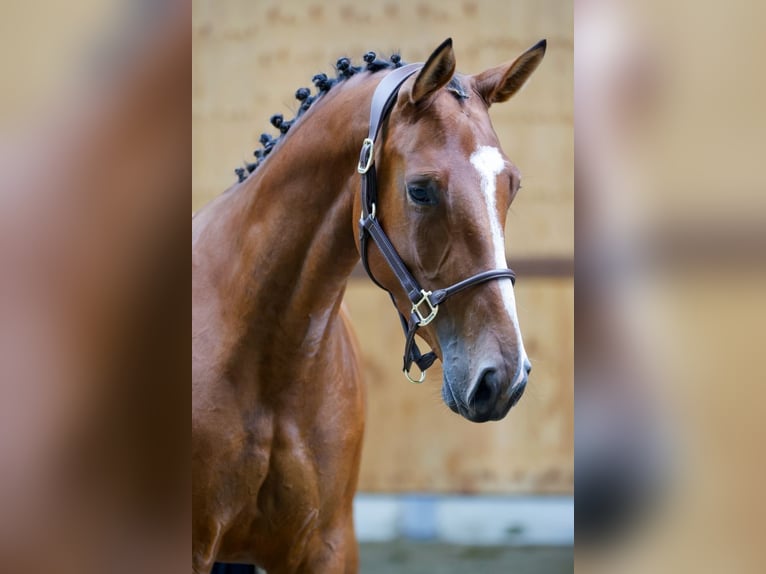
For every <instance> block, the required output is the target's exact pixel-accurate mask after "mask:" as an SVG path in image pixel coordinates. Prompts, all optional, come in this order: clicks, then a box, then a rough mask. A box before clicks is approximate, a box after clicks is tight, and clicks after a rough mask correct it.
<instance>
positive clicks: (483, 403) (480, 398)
mask: <svg viewBox="0 0 766 574" xmlns="http://www.w3.org/2000/svg"><path fill="white" fill-rule="evenodd" d="M496 390H497V371H495V370H494V369H487V370H485V371H484V372H483V373H482V374H481V378H480V379H479V381H478V382H477V383H476V388H475V389H474V392H473V396H472V397H471V399H470V404H471V405H472V406H473V407H474V408H475V409H476V410H477V411H484V410H485V409H487V408H488V407H491V406H492V400H493V398H494V396H495V391H496Z"/></svg>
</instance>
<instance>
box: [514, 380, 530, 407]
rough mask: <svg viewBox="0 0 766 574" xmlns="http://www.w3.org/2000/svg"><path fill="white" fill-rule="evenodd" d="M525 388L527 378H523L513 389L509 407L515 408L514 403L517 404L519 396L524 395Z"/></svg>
mask: <svg viewBox="0 0 766 574" xmlns="http://www.w3.org/2000/svg"><path fill="white" fill-rule="evenodd" d="M526 388H527V378H526V377H524V379H523V380H522V381H521V382H520V383H519V384H518V385H516V388H515V389H513V392H512V393H511V406H516V403H518V402H519V400H520V399H521V395H523V394H524V389H526Z"/></svg>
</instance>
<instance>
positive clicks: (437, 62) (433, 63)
mask: <svg viewBox="0 0 766 574" xmlns="http://www.w3.org/2000/svg"><path fill="white" fill-rule="evenodd" d="M454 73H455V53H454V52H453V51H452V38H447V39H446V40H444V42H442V43H441V45H440V46H439V47H438V48H436V50H434V53H433V54H431V55H430V56H429V57H428V60H426V63H425V64H424V65H423V68H422V69H421V70H420V72H419V73H418V77H417V78H415V84H414V85H413V86H412V90H411V91H410V102H412V103H413V104H419V103H421V102H424V101H426V100H427V99H428V98H429V97H430V96H432V95H433V94H435V93H436V91H437V90H438V89H439V88H442V87H443V86H445V85H447V82H449V81H450V80H451V79H452V75H453V74H454Z"/></svg>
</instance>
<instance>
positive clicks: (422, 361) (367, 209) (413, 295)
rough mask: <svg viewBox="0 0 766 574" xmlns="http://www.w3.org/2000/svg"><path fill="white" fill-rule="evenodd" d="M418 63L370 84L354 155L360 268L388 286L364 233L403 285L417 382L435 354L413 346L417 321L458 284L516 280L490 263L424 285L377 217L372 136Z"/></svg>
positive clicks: (408, 355)
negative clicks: (445, 283)
mask: <svg viewBox="0 0 766 574" xmlns="http://www.w3.org/2000/svg"><path fill="white" fill-rule="evenodd" d="M422 67H423V64H408V65H406V66H402V67H401V68H397V69H395V70H393V71H392V72H390V73H389V74H388V75H387V76H386V77H385V78H383V80H382V81H381V82H380V84H378V87H377V88H376V89H375V93H374V94H373V96H372V106H371V108H370V130H369V134H368V136H367V138H366V139H365V140H364V142H363V143H362V151H361V154H360V156H359V166H358V168H357V170H358V171H359V173H360V174H361V175H362V217H361V219H360V220H359V243H360V251H361V257H362V264H363V265H364V269H365V271H367V275H369V276H370V279H372V281H373V282H374V283H375V284H376V285H377V286H378V287H380V288H381V289H384V290H385V291H388V289H386V288H385V287H384V286H383V285H381V284H380V282H378V280H377V279H375V276H374V275H373V274H372V271H371V270H370V266H369V263H368V261H367V244H368V239H369V238H372V240H373V241H374V242H375V245H377V246H378V249H379V250H380V252H381V254H382V255H383V257H384V259H385V260H386V262H387V263H388V266H389V267H390V268H391V270H392V271H393V272H394V275H396V278H397V279H398V280H399V283H400V284H401V286H402V288H404V292H405V293H406V294H407V297H408V298H409V300H410V303H412V308H411V310H410V316H409V319H407V318H405V317H404V315H402V314H401V313H399V319H400V320H401V323H402V328H403V329H404V334H405V336H406V343H405V347H404V365H403V370H404V375H405V376H406V377H407V379H408V380H409V381H410V382H412V383H422V382H423V381H424V380H425V378H426V370H427V369H428V368H429V367H430V366H431V365H432V364H433V362H434V360H436V354H435V353H434V352H433V351H429V352H428V353H426V354H421V353H420V349H418V346H417V343H415V333H416V332H417V330H418V328H419V327H425V326H426V325H428V324H429V323H430V322H431V321H433V320H434V319H435V318H436V314H437V313H438V312H439V305H441V304H442V303H443V302H444V301H445V300H446V299H448V298H449V297H452V295H454V294H455V293H459V292H460V291H462V290H463V289H467V288H468V287H472V286H474V285H478V284H479V283H484V282H485V281H491V280H493V279H510V280H511V282H512V283H513V284H515V283H516V274H515V273H514V272H513V271H511V270H510V269H493V270H490V271H483V272H481V273H477V274H476V275H472V276H471V277H468V278H467V279H463V280H462V281H459V282H457V283H455V284H453V285H450V286H449V287H446V288H444V289H436V290H434V291H426V290H425V289H423V288H422V287H421V286H420V284H419V283H418V282H417V280H416V279H415V278H414V277H413V276H412V274H411V273H410V272H409V270H408V269H407V266H406V265H405V264H404V262H403V261H402V259H401V257H399V254H398V253H397V252H396V249H395V248H394V246H393V244H392V243H391V240H390V239H389V238H388V236H387V235H386V233H385V231H383V228H382V227H381V226H380V223H379V222H378V219H377V215H378V214H377V213H376V205H377V201H378V182H377V177H376V175H375V140H376V138H377V136H378V132H379V131H380V124H381V123H382V122H383V121H384V120H385V118H386V117H387V116H388V114H389V113H390V112H391V109H392V108H393V107H394V103H395V102H396V96H397V94H398V93H399V88H400V87H401V85H402V84H403V83H404V81H405V80H406V79H407V78H409V77H410V76H411V75H412V74H414V73H415V72H417V71H418V70H420V68H422ZM388 294H389V296H390V297H391V301H392V302H393V303H394V307H396V301H395V300H394V296H393V294H392V293H391V292H390V291H388ZM397 312H398V309H397ZM412 363H415V364H416V365H417V366H418V368H419V369H420V378H419V379H413V378H412V377H411V376H410V369H411V368H412Z"/></svg>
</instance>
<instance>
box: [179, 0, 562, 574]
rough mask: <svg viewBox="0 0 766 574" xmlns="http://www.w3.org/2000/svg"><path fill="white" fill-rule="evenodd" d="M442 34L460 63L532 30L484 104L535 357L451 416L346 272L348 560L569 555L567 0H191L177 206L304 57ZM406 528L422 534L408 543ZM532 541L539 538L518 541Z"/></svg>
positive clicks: (306, 61)
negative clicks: (519, 180)
mask: <svg viewBox="0 0 766 574" xmlns="http://www.w3.org/2000/svg"><path fill="white" fill-rule="evenodd" d="M449 36H451V37H452V38H453V41H454V46H455V54H456V58H457V67H458V70H459V71H461V72H464V73H476V72H480V71H482V70H484V69H486V68H489V67H492V66H495V65H498V64H500V63H503V62H508V61H510V60H513V59H514V58H516V56H518V55H519V54H520V53H521V52H523V51H524V50H525V49H526V48H527V47H529V46H531V45H533V44H534V43H535V42H537V41H538V40H539V39H541V38H547V39H548V51H547V54H546V56H545V60H544V61H543V63H542V65H541V66H540V68H539V69H538V70H537V72H536V73H535V74H534V76H533V77H532V78H531V80H530V82H529V84H528V85H527V86H526V87H525V88H524V90H523V91H522V92H521V93H519V94H518V95H516V96H515V97H514V98H513V99H512V100H511V101H510V102H507V103H505V104H499V105H496V106H494V107H493V108H492V109H491V112H490V115H491V117H492V120H493V124H494V126H495V129H496V131H497V133H498V136H499V138H500V142H501V145H502V147H503V149H504V150H505V152H506V154H507V155H508V156H509V157H510V158H511V160H512V161H513V162H514V163H515V164H516V165H517V166H518V167H519V169H520V170H521V172H522V175H523V190H522V192H521V193H520V194H519V195H518V197H517V199H516V201H515V202H514V205H513V206H512V208H511V210H510V213H509V216H508V221H507V226H506V239H507V245H506V248H507V256H508V261H509V264H510V265H511V267H512V268H513V269H514V270H515V271H516V273H517V275H518V276H519V280H518V282H517V286H516V298H517V305H518V312H519V317H520V323H521V328H522V333H523V335H524V341H525V346H526V348H527V351H528V353H529V356H530V359H531V360H532V363H533V365H534V372H533V374H532V376H531V379H530V386H529V387H528V389H527V392H526V393H525V396H524V398H523V400H522V401H521V403H520V405H519V407H518V408H516V409H514V410H513V412H512V413H511V414H510V415H509V416H508V417H507V418H506V419H505V420H503V421H501V422H499V423H488V424H482V425H476V424H472V423H469V422H468V421H465V420H463V419H462V418H460V417H458V416H457V415H454V414H453V413H452V412H450V411H449V410H448V409H447V408H446V407H445V406H444V404H443V403H442V400H441V398H440V394H439V388H440V385H441V376H442V375H441V371H440V369H439V368H438V367H434V368H433V369H432V370H431V371H430V372H429V375H428V381H427V382H426V384H424V385H422V386H413V385H411V384H409V383H408V382H407V381H406V380H405V379H404V377H403V376H402V373H401V367H400V364H401V352H402V345H403V335H402V332H401V327H400V325H399V323H398V319H397V317H396V314H395V313H394V312H393V309H392V308H391V305H390V302H389V300H388V296H387V295H386V294H385V293H384V292H382V291H380V290H379V289H378V288H376V287H375V286H374V285H373V284H372V283H371V282H370V280H369V279H368V278H367V277H366V276H365V275H364V273H363V272H361V273H355V274H354V275H353V276H352V278H351V281H350V283H349V287H348V291H347V296H346V303H347V305H348V308H349V310H350V313H351V317H352V320H353V322H354V325H355V328H356V331H357V333H358V335H359V338H360V343H361V348H362V352H363V354H364V362H365V365H364V373H365V382H366V384H367V386H368V390H369V393H368V399H367V404H368V419H367V428H366V436H365V445H364V452H363V459H362V469H361V477H360V482H359V495H358V497H357V501H356V525H357V532H358V535H359V537H360V540H361V541H362V542H364V543H365V544H364V545H363V550H362V552H363V553H362V560H363V569H362V571H363V572H377V571H381V572H391V571H396V572H399V571H401V572H409V571H413V572H414V571H425V572H436V571H438V572H449V571H451V570H448V568H460V570H455V571H472V572H473V571H493V572H494V571H497V572H502V571H509V570H510V569H511V568H516V569H518V570H519V571H534V572H568V571H571V570H572V549H571V545H572V543H573V536H574V535H573V520H574V519H573V501H572V491H573V474H574V461H573V457H574V453H573V424H574V421H573V409H574V405H573V345H574V342H573V328H574V327H573V270H574V264H573V239H574V237H573V235H574V227H573V220H574V215H573V187H574V173H573V169H574V160H573V154H574V147H573V146H574V136H573V103H572V100H573V94H572V90H573V76H572V73H573V71H572V70H573V21H572V5H571V2H568V1H556V0H545V1H539V0H529V1H518V0H514V1H505V0H504V1H502V2H501V1H496V2H491V1H478V0H440V1H432V0H422V1H417V2H394V1H391V0H385V1H381V2H377V3H364V4H360V3H353V2H347V1H345V0H340V1H321V2H320V1H319V0H305V1H291V2H278V1H261V2H255V3H254V2H250V1H247V0H225V1H221V0H216V1H212V0H194V2H193V62H192V70H193V82H192V126H193V144H192V158H193V168H192V174H193V188H192V210H193V211H194V210H197V209H199V208H201V207H202V206H204V205H205V203H207V202H208V201H210V200H211V199H212V198H214V197H216V196H217V195H219V194H220V193H221V192H223V190H224V189H226V188H227V187H229V186H230V185H231V184H232V183H233V182H234V181H236V176H235V175H234V172H233V170H234V168H235V167H237V166H240V165H242V163H243V161H245V160H248V161H249V159H250V158H251V157H252V151H253V149H255V148H256V147H258V138H259V136H260V134H261V133H262V132H267V133H270V134H274V133H275V130H274V129H273V128H272V127H271V126H270V125H269V123H268V118H269V117H270V116H271V115H272V114H274V113H283V114H285V117H291V116H292V115H293V113H294V112H295V111H296V110H297V103H298V102H297V101H296V100H295V99H294V98H293V94H294V92H295V90H296V89H297V88H299V87H303V86H311V83H310V80H311V77H312V76H313V75H314V74H316V73H318V72H327V73H332V71H333V65H334V63H335V61H336V60H337V59H338V58H339V57H341V56H349V57H351V58H352V59H353V61H354V62H355V63H356V62H359V61H361V57H362V55H363V54H364V53H365V52H367V51H368V50H374V51H376V52H378V53H379V54H385V55H388V54H391V53H393V52H395V51H398V52H400V53H401V55H402V57H403V59H404V60H406V61H408V62H414V61H423V60H425V58H427V57H428V55H429V54H430V53H431V52H432V51H433V49H434V48H435V47H436V46H438V45H439V43H441V42H442V41H443V40H444V39H445V38H446V37H449ZM413 540H416V541H420V542H421V545H420V546H418V547H417V550H414V551H413V550H411V548H410V546H409V543H410V541H413ZM450 545H456V546H450ZM512 546H526V547H528V548H526V549H525V550H524V551H520V550H518V549H512ZM539 546H543V547H547V548H545V549H543V550H542V551H541V550H539V549H537V548H533V547H539ZM428 556H432V557H433V558H432V559H433V560H437V561H438V563H437V562H434V563H430V562H427V560H429V559H428ZM418 561H421V562H422V563H421V564H420V565H418V564H417V562H418ZM462 564H464V565H465V566H461V565H462ZM376 568H377V569H376ZM407 568H414V569H413V570H407ZM417 568H420V570H417ZM482 568H484V570H481V569H482Z"/></svg>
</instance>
